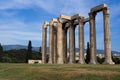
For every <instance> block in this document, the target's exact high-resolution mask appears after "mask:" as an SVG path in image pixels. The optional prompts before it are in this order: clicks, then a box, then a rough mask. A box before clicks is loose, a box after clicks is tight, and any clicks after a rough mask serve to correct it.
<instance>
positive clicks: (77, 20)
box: [42, 4, 114, 64]
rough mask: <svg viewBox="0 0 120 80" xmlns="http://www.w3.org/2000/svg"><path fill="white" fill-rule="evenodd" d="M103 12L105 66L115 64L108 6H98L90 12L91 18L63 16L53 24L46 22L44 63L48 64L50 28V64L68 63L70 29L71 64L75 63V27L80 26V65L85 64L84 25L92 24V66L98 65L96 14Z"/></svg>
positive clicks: (79, 15) (43, 45)
mask: <svg viewBox="0 0 120 80" xmlns="http://www.w3.org/2000/svg"><path fill="white" fill-rule="evenodd" d="M100 11H103V16H104V48H105V62H104V64H114V62H113V61H112V58H111V40H110V23H109V8H108V7H107V5H106V4H102V5H99V6H96V7H94V8H92V9H91V10H90V13H89V17H88V18H84V17H83V16H82V15H81V14H76V15H73V16H66V15H61V16H60V17H59V18H58V19H55V18H53V19H52V21H51V22H45V23H44V26H43V35H42V63H43V64H44V63H46V43H47V42H46V37H47V33H46V28H47V26H50V38H49V63H50V64H53V63H55V64H56V63H57V64H64V63H67V57H68V56H67V29H69V49H70V55H69V62H68V63H70V64H73V63H75V57H76V55H75V26H77V25H79V48H80V50H79V63H80V64H84V63H85V61H84V24H85V23H86V22H89V23H90V64H97V63H98V62H97V60H96V25H95V17H96V14H97V13H98V12H100Z"/></svg>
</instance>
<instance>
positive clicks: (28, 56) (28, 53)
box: [26, 41, 32, 62]
mask: <svg viewBox="0 0 120 80" xmlns="http://www.w3.org/2000/svg"><path fill="white" fill-rule="evenodd" d="M29 59H32V42H31V41H29V43H28V50H27V55H26V62H28V60H29Z"/></svg>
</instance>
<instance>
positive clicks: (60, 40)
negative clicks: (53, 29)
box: [57, 23, 64, 64]
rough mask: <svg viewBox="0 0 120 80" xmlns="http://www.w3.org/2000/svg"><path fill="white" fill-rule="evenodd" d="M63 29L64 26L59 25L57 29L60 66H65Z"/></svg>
mask: <svg viewBox="0 0 120 80" xmlns="http://www.w3.org/2000/svg"><path fill="white" fill-rule="evenodd" d="M63 36H64V35H63V29H62V24H61V23H59V24H58V27H57V53H58V61H57V63H58V64H64V60H63V54H64V51H63Z"/></svg>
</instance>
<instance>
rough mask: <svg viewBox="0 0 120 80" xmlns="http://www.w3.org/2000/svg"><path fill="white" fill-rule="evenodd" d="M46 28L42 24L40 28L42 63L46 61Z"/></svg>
mask: <svg viewBox="0 0 120 80" xmlns="http://www.w3.org/2000/svg"><path fill="white" fill-rule="evenodd" d="M46 31H47V30H46V28H44V26H43V30H42V63H43V64H45V63H46V43H47V39H46V38H47V32H46Z"/></svg>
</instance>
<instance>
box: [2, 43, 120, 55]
mask: <svg viewBox="0 0 120 80" xmlns="http://www.w3.org/2000/svg"><path fill="white" fill-rule="evenodd" d="M3 49H4V51H7V50H12V49H15V50H19V49H27V46H25V45H3ZM33 50H34V51H39V47H33ZM68 51H69V49H68ZM85 51H86V50H85ZM47 52H48V48H47ZM76 52H79V48H76ZM112 53H113V54H120V52H118V51H112ZM97 54H104V50H100V49H97Z"/></svg>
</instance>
